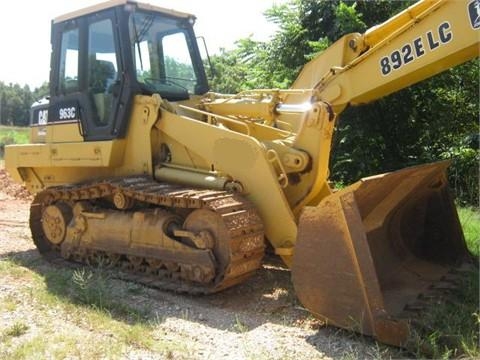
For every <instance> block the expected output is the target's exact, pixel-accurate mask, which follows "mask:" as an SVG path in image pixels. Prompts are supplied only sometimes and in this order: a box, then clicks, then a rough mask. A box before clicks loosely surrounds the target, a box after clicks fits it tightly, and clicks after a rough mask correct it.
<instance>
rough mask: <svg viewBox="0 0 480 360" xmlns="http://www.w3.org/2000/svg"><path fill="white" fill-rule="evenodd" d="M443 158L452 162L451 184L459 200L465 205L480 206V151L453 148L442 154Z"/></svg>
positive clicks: (464, 147)
mask: <svg viewBox="0 0 480 360" xmlns="http://www.w3.org/2000/svg"><path fill="white" fill-rule="evenodd" d="M442 157H443V158H445V159H450V160H452V164H451V166H450V169H449V174H448V175H449V183H450V185H451V186H452V188H453V189H454V191H455V194H456V196H457V200H458V201H459V202H460V203H461V204H463V205H466V204H467V205H468V204H470V205H476V206H478V205H479V204H478V199H479V195H480V193H479V181H478V166H479V164H480V150H479V149H478V147H477V148H474V149H472V148H470V147H467V146H459V147H453V148H451V149H449V151H446V152H444V153H442Z"/></svg>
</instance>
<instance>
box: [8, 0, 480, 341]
mask: <svg viewBox="0 0 480 360" xmlns="http://www.w3.org/2000/svg"><path fill="white" fill-rule="evenodd" d="M117 3H118V4H120V5H122V6H123V5H125V3H127V4H128V1H117V2H115V4H113V5H115V6H118V4H117ZM113 5H112V4H111V5H110V6H113ZM102 9H103V8H102ZM102 9H97V8H93V9H90V10H88V11H86V12H84V13H87V14H88V13H90V12H94V11H100V10H102ZM156 10H157V11H159V12H161V11H163V10H161V9H156ZM84 13H81V14H80V15H82V16H83V14H84ZM80 15H79V14H72V15H70V16H66V19H64V18H61V19H60V20H59V21H66V20H68V19H70V18H71V17H75V16H80ZM169 15H170V16H174V15H175V16H180V17H186V16H187V15H185V14H181V13H169ZM478 44H479V33H478V28H475V27H474V26H473V25H472V23H471V20H470V18H469V6H468V4H466V3H464V2H459V1H443V0H436V1H429V0H427V1H420V2H418V3H417V4H415V5H413V6H412V7H410V8H409V9H407V10H405V11H404V12H402V13H401V14H399V15H397V16H395V17H394V18H392V19H390V20H388V21H387V22H385V23H384V24H381V25H379V26H377V27H374V28H372V29H370V30H368V31H367V32H366V33H365V34H350V35H346V36H345V37H344V38H342V39H340V40H339V41H338V42H337V43H335V44H333V45H332V46H331V47H330V48H328V49H327V50H326V51H325V52H324V53H322V54H320V55H319V56H318V57H317V58H315V59H313V60H312V61H311V62H310V63H308V64H306V65H305V67H304V69H303V71H302V72H301V73H300V75H299V77H298V79H297V80H296V81H295V83H294V84H293V86H292V88H291V89H289V90H252V91H247V92H243V93H239V94H236V95H221V94H215V93H207V94H204V95H199V96H196V95H195V96H191V97H190V98H189V99H185V100H180V101H169V100H166V99H165V98H163V97H161V96H160V95H158V94H153V95H145V94H136V95H135V96H134V100H133V102H132V110H131V113H130V115H129V121H128V126H127V128H126V132H125V136H123V137H119V138H115V139H110V140H98V141H85V140H84V138H83V137H82V134H81V131H79V129H80V127H79V124H78V121H77V122H73V123H67V124H59V123H55V122H53V123H47V124H45V125H44V126H43V127H42V128H41V129H40V127H37V128H32V129H33V130H32V140H33V141H32V143H31V144H27V145H15V146H8V147H6V155H5V156H6V157H5V163H6V168H7V170H8V171H9V172H10V174H11V175H12V176H13V177H14V178H15V179H16V180H17V181H19V182H23V183H24V184H25V185H26V186H27V188H28V189H29V190H30V191H31V192H32V193H39V194H42V191H44V190H45V189H47V190H48V189H53V190H51V191H50V193H49V195H48V196H47V195H45V196H43V198H42V195H40V196H39V197H38V200H36V201H35V202H34V207H32V209H34V212H35V211H37V210H36V209H40V208H41V209H43V208H46V209H49V208H48V206H53V205H49V204H53V201H54V200H55V199H57V200H58V199H61V201H62V204H63V203H66V204H71V203H72V201H74V200H77V199H76V198H75V197H77V198H82V196H83V195H81V194H82V193H81V190H79V192H78V194H80V195H76V194H77V193H72V194H73V195H72V194H70V195H68V196H67V195H62V194H64V193H62V187H65V189H66V190H68V189H69V187H72V186H76V184H81V183H85V182H92V181H95V180H98V181H103V180H104V179H107V180H108V179H119V178H129V177H132V176H147V177H151V178H152V179H153V180H154V181H156V182H157V183H159V184H176V185H184V186H190V187H194V188H200V189H211V190H215V191H217V192H218V191H224V192H226V193H232V192H234V193H235V194H238V195H239V196H241V197H243V198H245V199H247V200H248V201H249V202H251V204H253V206H254V208H255V210H256V212H257V213H258V217H259V219H261V221H260V220H259V221H257V220H255V221H253V220H252V224H256V225H255V226H253V225H252V226H251V227H252V228H253V227H255V229H257V230H258V229H259V226H260V225H258V223H259V222H261V227H262V231H263V232H264V234H265V239H266V240H267V241H268V242H269V243H270V244H271V245H272V247H273V248H274V250H275V253H276V254H277V255H279V256H281V258H282V259H283V260H284V261H285V263H286V264H287V265H288V266H289V267H292V279H293V283H294V285H295V289H296V292H297V295H298V297H299V299H300V300H301V302H302V303H303V304H304V306H305V307H306V308H307V309H309V310H310V311H311V312H312V313H313V314H315V315H317V316H319V317H321V318H324V319H327V320H328V321H329V323H332V324H334V325H337V326H340V327H345V328H351V329H354V330H356V331H360V332H362V333H365V334H368V335H373V336H375V337H376V338H378V339H379V340H380V341H383V342H386V343H390V344H395V345H401V344H403V343H404V342H405V341H406V338H407V336H408V324H409V318H408V311H407V310H408V306H409V304H412V303H414V302H415V301H416V300H417V299H418V296H420V295H421V294H425V292H428V291H429V289H430V288H431V287H432V286H435V284H438V283H440V284H441V282H442V279H444V278H445V276H446V275H448V273H449V272H450V271H451V270H452V269H453V268H454V267H456V266H459V265H460V264H462V263H463V262H468V261H469V259H470V254H469V253H468V250H467V249H466V246H465V241H464V238H463V234H462V231H461V228H460V225H459V222H458V218H457V214H456V210H455V207H454V205H453V202H452V199H451V197H450V195H449V193H448V184H447V182H446V168H447V166H448V164H446V163H444V162H441V163H436V164H428V165H424V166H419V167H413V168H407V169H403V170H399V171H397V172H393V173H390V174H384V175H378V176H374V177H370V178H365V179H361V180H360V181H359V182H357V183H355V184H352V185H350V186H349V187H347V188H345V189H342V190H340V191H333V190H332V189H331V188H330V186H329V182H328V180H329V169H328V163H329V155H330V147H331V141H332V136H333V133H334V129H335V120H336V116H337V115H338V113H340V112H341V111H342V110H343V109H344V108H345V107H346V106H347V105H348V104H351V105H355V104H360V103H365V102H369V101H372V100H375V99H377V98H380V97H382V96H385V95H386V94H389V93H392V92H394V91H397V90H400V89H402V88H405V87H407V86H409V85H411V84H413V83H416V82H418V81H421V80H423V79H425V78H427V77H430V76H433V75H435V74H436V73H439V72H440V71H443V70H447V69H449V68H451V67H452V66H454V65H457V64H460V63H463V62H466V61H467V60H470V59H473V58H475V57H476V56H478ZM397 53H398V54H400V55H401V57H398V56H397ZM400 55H399V56H400ZM366 79H368V81H366ZM40 130H41V131H42V134H41V135H39V133H38V131H40ZM102 186H103V185H102ZM101 189H102V188H101V187H99V188H98V189H93V188H92V189H91V190H88V191H90V194H93V193H100V192H101ZM135 191H136V192H133V190H132V193H129V194H130V195H128V196H131V198H132V199H135V201H136V202H139V201H140V202H141V201H142V199H143V200H144V201H147V202H148V201H149V203H150V204H159V203H161V202H162V201H163V200H162V199H163V198H160V197H158V198H155V199H153V198H152V199H150V200H149V198H148V196H150V195H148V194H145V195H142V194H141V192H139V190H135ZM109 194H110V193H109ZM90 196H91V198H92V199H93V198H95V199H97V198H100V197H101V195H98V194H97V195H90ZM108 196H113V195H108ZM152 196H153V195H152ZM169 196H170V195H169ZM195 196H197V195H195ZM44 198H45V199H47V198H48V200H44ZM85 198H89V197H88V196H86V195H85ZM105 198H107V197H105ZM187 198H188V197H186V198H185V199H186V200H185V201H188V199H187ZM52 199H53V200H52ZM175 199H177V198H175ZM57 200H56V201H57ZM123 200H124V199H123V198H121V197H120V198H119V199H118V198H117V203H115V201H114V204H115V206H116V208H117V210H116V211H123V212H125V211H129V206H123V205H118V204H119V203H121V204H124V202H122V201H123ZM167 200H168V201H170V200H171V198H170V197H169V198H168V199H167ZM167 200H165V204H167V203H168V201H167ZM42 201H44V204H45V205H41V204H43V203H42ZM128 201H129V200H128ZM128 201H127V202H128ZM171 201H173V202H175V201H176V200H175V201H174V200H171ZM202 201H203V200H202ZM165 204H163V205H161V206H166V210H165V208H163V207H162V212H161V215H158V216H157V215H155V216H154V218H155V220H153V221H154V223H153V224H152V225H151V226H150V227H149V228H148V229H146V230H144V231H138V227H139V224H142V221H144V220H139V219H144V218H145V217H149V216H153V215H151V214H150V212H148V211H147V210H145V211H143V210H142V211H140V212H138V211H137V212H136V213H134V211H135V210H130V211H131V212H132V213H129V214H123V215H122V214H117V213H114V212H112V211H111V210H106V209H103V210H98V211H97V210H94V211H90V210H88V211H87V210H78V206H79V205H78V204H77V208H76V207H75V205H72V206H73V210H71V211H70V210H69V211H66V212H65V211H63V210H62V209H63V208H64V205H54V206H56V207H55V208H50V210H48V211H46V210H38V212H39V213H38V215H34V216H32V218H34V221H36V220H35V219H37V218H38V219H43V220H38V221H39V222H42V221H43V222H45V221H47V220H48V219H49V215H48V213H49V212H50V211H51V213H52V214H53V215H52V216H53V217H55V216H56V217H57V218H59V219H60V222H61V223H64V225H65V227H66V229H65V230H64V231H63V230H61V231H60V233H61V234H63V233H65V235H61V236H60V237H61V240H59V241H58V242H59V243H60V242H61V241H63V242H64V243H65V244H67V243H68V244H74V243H75V241H76V244H77V245H76V246H80V245H78V244H80V243H82V241H83V243H85V244H91V243H96V245H95V246H97V245H98V246H97V247H95V249H96V251H100V250H99V249H100V248H101V250H102V251H108V250H109V249H113V248H114V247H115V246H117V247H118V246H120V245H122V246H123V247H124V248H125V249H126V250H125V251H126V252H127V254H129V253H128V250H127V249H130V251H131V253H130V256H134V255H135V256H137V257H138V256H140V257H141V254H142V252H141V251H138V252H135V251H136V250H135V251H134V250H132V249H134V248H138V247H142V246H143V247H142V249H143V250H142V251H143V252H144V253H145V252H146V250H145V249H148V248H151V247H155V244H158V246H159V247H162V246H163V247H165V246H166V247H168V254H169V255H168V256H169V259H170V260H172V257H174V256H175V249H178V251H179V252H181V251H184V252H188V251H187V250H185V247H184V246H180V245H179V246H177V247H175V246H174V245H172V242H174V241H175V239H176V238H183V239H190V240H189V241H190V243H191V242H194V243H195V244H196V249H195V254H197V253H198V254H200V253H201V255H198V258H199V259H200V257H201V258H202V259H203V260H201V261H204V262H203V264H204V268H205V269H206V270H205V271H204V272H203V273H202V274H203V275H201V276H200V278H201V279H200V278H198V276H197V275H188V276H186V277H185V278H186V279H188V280H192V279H193V280H195V279H197V278H198V279H200V280H202V281H210V280H211V279H212V278H214V277H215V276H214V275H213V272H214V271H215V269H217V270H218V268H219V267H220V268H225V269H234V265H228V261H227V260H226V259H227V258H231V259H234V260H233V262H232V263H235V261H237V260H235V259H236V257H240V255H238V254H239V252H238V251H240V250H235V249H233V250H229V251H228V254H229V255H228V256H227V255H225V253H222V252H221V251H220V250H218V251H217V250H216V252H215V251H213V255H208V256H207V255H205V252H208V251H209V250H208V249H209V248H215V249H216V248H220V247H221V246H222V245H218V243H219V242H222V241H223V240H222V238H221V234H225V231H227V230H222V229H223V227H222V226H223V225H222V226H218V227H216V228H210V225H209V221H210V220H209V219H212V221H218V217H217V216H216V215H212V214H211V213H208V214H207V213H206V212H198V214H199V215H198V216H197V215H195V216H194V215H187V216H191V217H192V218H193V217H195V221H193V220H191V221H190V220H188V221H186V222H185V224H187V223H188V224H193V223H195V224H202V226H205V227H206V228H208V229H210V230H209V233H210V234H214V235H212V236H213V238H214V240H211V239H210V240H208V239H207V240H208V241H207V240H205V239H206V238H205V236H204V235H199V234H200V233H199V231H200V232H201V230H200V228H201V226H200V225H188V226H187V225H184V227H185V228H183V229H182V221H183V220H181V221H180V220H179V221H177V222H178V224H180V225H179V226H178V229H177V228H176V229H175V230H174V231H173V230H172V231H173V232H172V231H170V232H168V231H166V230H159V234H160V235H158V236H160V237H159V238H158V239H155V236H156V235H155V231H154V230H152V229H154V228H155V227H159V228H161V227H162V226H161V224H163V221H164V220H163V219H164V218H168V216H169V215H167V214H166V211H168V209H169V208H168V206H167V205H165ZM47 205H48V206H47ZM35 206H36V207H35ZM209 206H210V205H209ZM211 208H212V209H213V205H212V207H211ZM219 208H220V207H219ZM219 208H215V211H217V212H218V213H220V212H221V211H220V210H218V209H219ZM75 209H77V210H75ZM42 211H43V214H46V215H42ZM82 211H83V212H84V213H85V214H83V215H82ZM212 211H213V210H212ZM242 211H244V210H242ZM245 211H246V210H245ZM248 211H250V210H248ZM70 212H72V213H73V214H75V212H77V213H78V214H80V215H82V216H84V217H85V219H86V220H84V221H86V223H87V224H90V225H89V226H88V231H87V230H85V231H84V233H85V234H86V235H85V236H84V237H83V240H82V239H80V238H78V236H80V235H78V236H77V238H76V237H75V236H76V235H74V234H76V233H75V231H77V232H82V231H83V230H82V226H83V225H82V223H81V222H80V223H79V221H80V220H78V219H77V217H76V216H74V215H70ZM56 213H59V214H62V215H55V214H56ZM92 214H93V215H92ZM102 214H103V215H102ZM176 214H177V215H178V216H179V217H180V218H181V217H182V216H183V213H181V212H177V213H176ZM192 214H193V213H192ZM42 216H43V217H42ZM222 216H223V215H222ZM256 216H257V215H255V216H254V215H249V217H248V218H249V219H253V218H255V219H257V218H256ZM224 218H225V217H224ZM70 219H71V220H70ZM187 219H188V217H187ZM242 221H244V220H242ZM245 221H246V220H245ZM102 222H103V223H102ZM119 223H123V224H122V226H121V227H119V228H120V229H124V231H125V232H128V231H130V230H128V229H137V230H136V235H135V236H134V237H133V236H132V237H127V238H126V237H124V236H123V237H120V239H119V240H118V241H117V242H116V240H115V239H112V236H111V234H108V228H109V227H110V226H112V227H113V226H116V225H115V224H119ZM159 224H160V225H159ZM226 224H227V225H225V226H226V227H228V226H231V224H230V223H228V222H226ZM67 228H68V229H67ZM34 229H36V227H35V226H32V232H35V230H34ZM228 229H230V230H228V231H229V234H231V235H229V236H230V237H231V238H232V239H233V238H235V236H236V235H234V233H235V230H233V229H234V226H233V225H232V227H228ZM257 230H255V231H257ZM132 231H133V230H132ZM175 231H176V232H175ZM248 231H250V230H248ZM251 231H252V234H253V233H255V234H257V233H256V232H254V231H253V230H251ZM43 232H44V233H45V237H46V238H47V239H49V241H50V243H53V244H56V242H57V240H56V239H57V237H56V236H57V235H54V231H51V232H50V230H48V228H45V229H44V230H43ZM96 232H97V233H98V236H97V237H96V236H95V234H96ZM202 234H203V233H202ZM175 236H176V237H175ZM172 238H173V240H172ZM207 238H209V236H207ZM195 239H196V240H195ZM201 239H203V240H201ZM249 239H250V240H242V241H243V242H242V241H240V240H238V241H237V240H235V241H237V242H238V243H239V244H240V243H241V244H242V245H241V246H240V245H239V246H240V247H241V248H242V249H248V251H247V250H242V251H244V252H243V253H242V254H244V255H242V256H243V257H244V258H248V256H250V255H251V254H253V253H256V252H257V250H258V249H259V248H260V247H261V246H263V245H261V244H259V243H258V236H257V235H255V236H253V235H252V237H251V238H249ZM252 239H256V240H252ZM212 241H213V243H215V244H216V245H212V244H210V245H209V246H207V245H205V244H208V243H210V242H212ZM109 242H111V243H112V245H111V246H110V247H109V246H107V245H105V244H108V243H109ZM187 243H188V242H187ZM233 243H234V241H233V240H232V244H233ZM119 244H120V245H119ZM139 244H140V245H139ZM144 244H146V245H145V246H147V247H145V246H144ZM165 244H167V245H165ZM100 245H101V246H100ZM137 245H138V246H137ZM69 246H70V245H68V246H67V245H65V246H64V245H62V249H61V250H62V252H64V253H65V252H66V251H67V250H68V249H70V247H69ZM39 248H41V247H39ZM199 249H200V250H199ZM205 249H206V250H205ZM165 252H167V250H165ZM209 254H210V253H209ZM222 254H223V255H222ZM235 254H237V255H235ZM245 254H248V255H245ZM158 256H159V259H160V258H161V256H162V255H161V254H160V255H158ZM192 256H193V255H192ZM195 256H197V255H195ZM212 256H213V257H220V258H221V259H220V260H219V264H220V265H218V264H217V265H216V263H215V262H209V261H210V260H207V259H210V258H211V257H212ZM252 256H253V255H252ZM65 257H68V256H65ZM80 257H81V256H80ZM74 258H75V257H74ZM248 259H249V260H248V262H246V263H245V264H247V263H248V266H247V265H245V266H244V270H238V269H240V267H238V268H235V270H227V271H226V275H225V279H228V278H229V274H233V273H234V272H235V273H236V272H238V274H240V273H242V274H243V273H245V274H247V273H248V271H249V270H250V269H254V268H255V267H258V266H259V264H260V260H259V258H258V256H257V255H255V256H253V257H252V258H251V259H250V258H248ZM147 262H148V261H147ZM149 264H150V263H149ZM189 266H190V265H189ZM192 266H193V265H192ZM192 266H190V268H189V267H188V266H187V267H186V269H187V270H188V269H190V270H191V269H192ZM242 266H243V265H242ZM247 268H248V269H247ZM242 271H243V272H242ZM196 276H197V277H196ZM223 276H224V275H222V277H223ZM233 277H234V276H233V275H231V279H233ZM218 281H220V280H218ZM229 281H230V282H229ZM236 282H238V281H237V280H235V281H234V280H228V281H227V282H226V283H222V284H221V285H218V287H217V288H216V289H220V288H224V287H227V286H229V284H230V283H231V284H234V283H236Z"/></svg>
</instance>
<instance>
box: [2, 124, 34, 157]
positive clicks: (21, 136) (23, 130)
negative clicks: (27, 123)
mask: <svg viewBox="0 0 480 360" xmlns="http://www.w3.org/2000/svg"><path fill="white" fill-rule="evenodd" d="M29 141H30V128H29V127H15V126H4V125H0V159H3V153H4V147H5V145H10V144H27V143H28V142H29Z"/></svg>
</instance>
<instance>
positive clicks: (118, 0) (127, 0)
mask: <svg viewBox="0 0 480 360" xmlns="http://www.w3.org/2000/svg"><path fill="white" fill-rule="evenodd" d="M121 5H133V6H136V7H137V8H139V9H144V10H150V11H155V12H160V13H163V14H167V15H172V16H175V17H180V18H193V19H195V16H194V15H192V14H188V13H184V12H181V11H176V10H173V9H167V8H163V7H160V6H156V5H152V4H148V3H141V2H137V1H135V0H110V1H105V2H102V3H99V4H95V5H92V6H89V7H85V8H83V9H79V10H76V11H72V12H69V13H67V14H64V15H60V16H58V17H56V18H54V19H53V23H59V22H63V21H67V20H71V19H75V18H78V17H80V16H83V15H88V14H93V13H96V12H98V11H102V10H106V9H110V8H113V7H116V6H121Z"/></svg>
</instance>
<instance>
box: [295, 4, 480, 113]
mask: <svg viewBox="0 0 480 360" xmlns="http://www.w3.org/2000/svg"><path fill="white" fill-rule="evenodd" d="M479 28H480V1H478V0H473V1H468V2H464V1H455V0H421V1H419V2H418V3H416V4H414V5H413V6H411V7H409V8H407V9H406V10H404V11H403V12H401V13H399V14H398V15H396V16H394V17H392V18H390V19H389V20H387V21H386V22H384V23H383V24H381V25H378V26H375V27H372V28H370V29H368V30H367V31H366V32H365V33H364V34H358V33H354V34H348V35H345V36H344V37H342V38H341V39H340V40H338V41H337V42H336V43H334V44H333V45H332V46H330V47H329V48H328V49H327V50H325V51H324V52H322V53H321V54H320V55H319V56H317V57H316V58H314V59H313V60H312V61H310V62H309V63H307V64H306V65H305V66H304V68H303V69H302V71H301V72H300V74H299V76H298V78H297V79H296V81H295V82H294V84H293V85H292V88H294V89H312V88H314V89H316V90H317V92H318V96H319V98H320V99H321V100H324V101H327V102H329V103H330V104H331V105H332V106H333V107H334V110H335V112H337V113H339V112H341V111H342V110H343V109H344V108H345V107H346V106H347V105H348V104H352V105H357V104H361V103H367V102H370V101H373V100H376V99H378V98H380V97H383V96H385V95H388V94H391V93H393V92H396V91H398V90H401V89H403V88H406V87H408V86H410V85H412V84H414V83H417V82H419V81H421V80H424V79H426V78H429V77H431V76H433V75H435V74H438V73H440V72H442V71H445V70H448V69H449V68H451V67H453V66H456V65H459V64H461V63H464V62H466V61H468V60H470V59H473V58H475V57H477V56H478V54H479V35H480V34H479V31H478V29H479ZM304 101H308V99H307V98H306V96H303V97H302V95H292V96H289V97H288V99H287V101H286V102H287V103H298V102H304Z"/></svg>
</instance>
